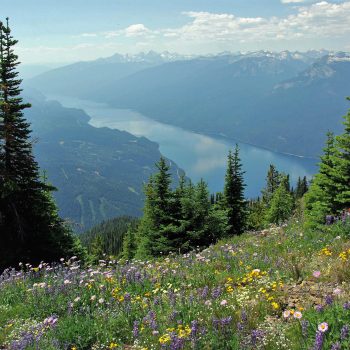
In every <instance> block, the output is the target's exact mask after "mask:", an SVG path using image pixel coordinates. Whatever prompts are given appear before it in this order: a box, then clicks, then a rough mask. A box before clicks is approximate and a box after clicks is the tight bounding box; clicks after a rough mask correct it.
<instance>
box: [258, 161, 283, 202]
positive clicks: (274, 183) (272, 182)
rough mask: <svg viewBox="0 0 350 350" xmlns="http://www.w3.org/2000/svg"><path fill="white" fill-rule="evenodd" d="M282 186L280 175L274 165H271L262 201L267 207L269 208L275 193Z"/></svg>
mask: <svg viewBox="0 0 350 350" xmlns="http://www.w3.org/2000/svg"><path fill="white" fill-rule="evenodd" d="M279 184H280V173H279V172H278V171H277V169H276V167H275V166H274V165H273V164H270V167H269V170H268V172H267V177H266V187H265V188H264V189H263V191H262V200H263V202H264V204H265V205H266V206H269V203H270V201H271V198H272V196H273V194H274V192H275V191H276V190H277V188H278V186H279Z"/></svg>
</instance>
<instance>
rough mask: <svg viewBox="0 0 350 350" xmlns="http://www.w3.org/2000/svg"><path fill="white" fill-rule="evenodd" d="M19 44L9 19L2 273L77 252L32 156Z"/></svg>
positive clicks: (1, 162)
mask: <svg viewBox="0 0 350 350" xmlns="http://www.w3.org/2000/svg"><path fill="white" fill-rule="evenodd" d="M16 43H17V41H16V40H14V39H13V37H12V35H11V30H10V28H9V23H8V19H7V23H6V25H4V24H3V23H1V24H0V171H1V173H0V232H1V245H0V270H1V269H2V268H5V267H6V266H9V265H14V264H16V263H17V262H19V261H23V262H32V263H37V262H39V261H41V260H46V261H55V260H57V259H59V258H60V257H62V256H68V255H69V254H72V253H73V252H74V249H75V247H77V244H76V242H75V240H74V238H73V237H72V235H71V234H70V232H69V231H68V230H67V228H66V227H65V226H64V224H63V222H62V220H61V219H60V218H59V216H58V213H57V208H56V206H55V204H54V202H53V200H52V196H51V191H52V190H53V187H52V186H51V185H48V184H47V183H45V181H43V180H42V179H41V178H40V174H39V168H38V164H37V163H36V161H35V159H34V156H33V152H32V140H31V139H30V133H31V130H30V125H29V124H28V123H27V122H26V120H25V118H24V115H23V110H24V109H26V108H29V107H30V105H29V104H26V103H23V100H22V98H21V96H20V94H21V89H20V84H21V79H19V78H18V72H17V66H18V64H19V62H18V57H17V55H16V54H15V53H14V45H16Z"/></svg>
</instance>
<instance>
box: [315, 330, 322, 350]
mask: <svg viewBox="0 0 350 350" xmlns="http://www.w3.org/2000/svg"><path fill="white" fill-rule="evenodd" d="M322 347H323V332H316V338H315V346H314V350H322Z"/></svg>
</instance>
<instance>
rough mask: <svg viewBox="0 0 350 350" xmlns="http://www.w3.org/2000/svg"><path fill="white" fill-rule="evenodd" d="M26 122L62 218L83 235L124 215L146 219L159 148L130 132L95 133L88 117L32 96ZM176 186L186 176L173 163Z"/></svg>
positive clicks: (75, 110)
mask: <svg viewBox="0 0 350 350" xmlns="http://www.w3.org/2000/svg"><path fill="white" fill-rule="evenodd" d="M26 94H27V96H28V101H30V102H31V103H32V108H31V109H29V110H27V111H26V117H27V118H28V121H29V122H30V123H31V124H32V129H33V137H34V138H37V139H38V142H37V143H36V144H35V147H34V151H35V155H36V157H37V159H38V162H39V164H40V166H41V168H42V169H44V170H45V171H46V174H47V176H48V180H49V181H50V182H51V183H52V184H53V185H54V186H56V187H57V188H58V191H57V192H55V193H54V196H55V199H56V200H57V203H58V206H59V208H60V214H61V216H62V217H63V218H65V219H68V220H69V221H71V222H72V223H73V224H74V225H73V226H74V228H75V229H76V230H77V231H82V230H86V229H88V228H90V227H91V226H93V225H96V224H97V223H99V222H101V221H103V220H106V219H109V218H113V217H115V216H118V215H132V216H140V215H141V213H142V205H143V199H144V195H143V184H144V182H145V181H147V179H148V177H149V175H150V174H151V173H152V172H153V171H154V170H155V163H156V162H157V161H158V159H159V158H160V156H161V154H160V152H159V148H158V145H157V144H156V143H154V142H151V141H149V140H147V139H145V138H137V137H135V136H133V135H131V134H129V133H127V132H122V131H118V130H111V129H107V128H100V129H97V128H94V127H92V126H90V125H89V124H88V121H89V116H88V115H86V114H85V113H84V112H83V111H81V110H77V109H69V108H64V107H62V106H61V105H60V104H59V103H58V102H55V101H46V100H45V99H44V97H43V96H41V95H40V94H38V93H36V92H33V91H30V90H29V91H27V93H26ZM171 164H172V168H173V169H174V172H173V173H174V180H175V181H176V178H177V177H178V176H179V175H180V174H181V170H179V169H178V168H177V166H176V164H174V163H173V162H172V163H171Z"/></svg>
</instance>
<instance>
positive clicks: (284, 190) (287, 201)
mask: <svg viewBox="0 0 350 350" xmlns="http://www.w3.org/2000/svg"><path fill="white" fill-rule="evenodd" d="M288 181H289V180H288V179H287V177H284V178H283V179H282V180H281V183H280V185H279V186H278V188H277V190H276V191H275V192H274V194H273V196H272V198H271V201H270V207H269V209H268V211H267V215H266V218H267V221H268V222H269V223H274V224H277V225H280V224H282V223H283V222H285V221H286V220H287V219H289V217H290V216H291V214H292V210H293V197H292V195H291V194H290V192H289V191H288V186H287V183H288Z"/></svg>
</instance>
